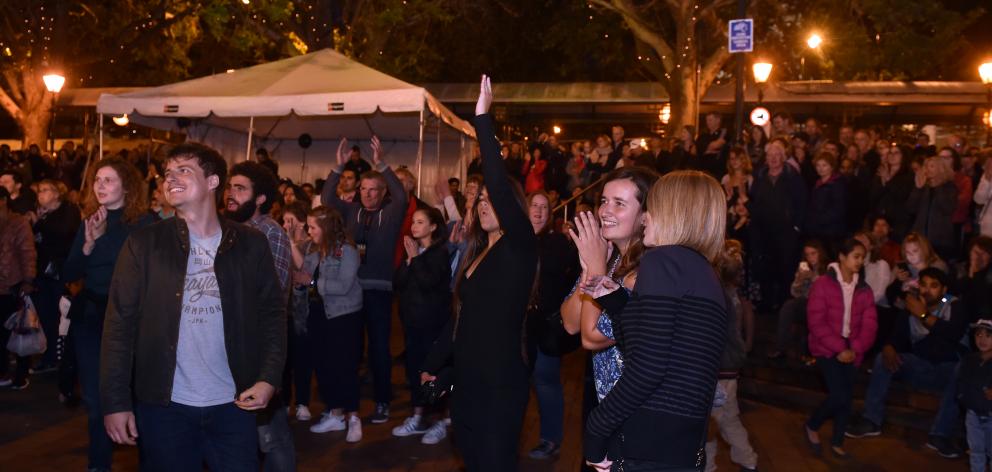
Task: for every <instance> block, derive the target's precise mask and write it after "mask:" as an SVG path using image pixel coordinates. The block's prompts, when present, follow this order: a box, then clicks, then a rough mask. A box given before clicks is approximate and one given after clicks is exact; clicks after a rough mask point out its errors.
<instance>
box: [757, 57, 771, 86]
mask: <svg viewBox="0 0 992 472" xmlns="http://www.w3.org/2000/svg"><path fill="white" fill-rule="evenodd" d="M753 68H754V81H755V82H756V83H759V84H763V83H765V82H768V77H769V76H770V75H772V65H771V64H770V63H768V62H755V63H754V66H753Z"/></svg>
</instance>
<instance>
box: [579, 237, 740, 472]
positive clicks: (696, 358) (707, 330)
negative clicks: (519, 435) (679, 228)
mask: <svg viewBox="0 0 992 472" xmlns="http://www.w3.org/2000/svg"><path fill="white" fill-rule="evenodd" d="M599 300H600V299H598V300H597V301H599ZM604 303H608V302H606V301H604ZM725 304H726V300H725V298H724V294H723V289H722V288H721V286H720V282H719V280H718V279H717V276H716V273H715V272H714V270H713V269H712V267H711V266H710V264H709V262H708V261H707V260H706V259H705V258H704V257H703V256H702V255H701V254H699V253H698V252H696V251H693V250H691V249H689V248H686V247H683V246H662V247H659V248H655V249H652V250H650V251H648V252H647V253H646V254H645V255H644V256H643V258H642V259H641V264H640V270H639V273H638V279H637V285H636V286H635V287H634V291H633V294H632V295H631V298H630V300H629V301H628V302H627V304H626V306H625V307H624V309H623V312H622V314H621V316H620V320H621V323H620V326H619V335H618V342H619V343H620V345H621V346H622V348H623V352H624V359H625V362H624V370H623V374H622V375H621V376H620V380H619V381H618V382H617V383H616V385H615V386H614V387H613V390H612V391H611V392H610V394H609V395H607V396H606V398H605V399H604V400H603V402H602V403H600V405H599V406H598V407H597V408H596V409H595V410H593V411H592V413H591V414H590V416H589V421H588V423H587V425H586V439H585V445H584V448H585V457H586V458H587V459H589V460H591V461H594V462H600V461H601V460H602V459H603V458H604V456H606V455H607V452H608V449H609V455H610V456H611V457H610V458H611V459H614V460H616V459H619V458H621V457H623V458H631V459H641V460H651V461H657V462H662V463H665V464H668V465H670V466H672V467H693V466H695V465H696V464H697V461H698V460H699V456H698V453H699V452H700V448H701V447H702V445H703V443H704V442H705V440H706V438H705V428H706V422H707V418H708V417H709V412H710V409H711V407H712V404H713V394H714V392H715V390H716V382H717V373H718V371H719V367H720V358H721V355H722V353H723V349H724V345H725V344H726V335H727V321H726V320H727V318H726V317H727V311H726V310H727V308H726V306H725ZM604 308H606V309H609V308H607V307H605V306H604Z"/></svg>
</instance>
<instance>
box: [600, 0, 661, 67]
mask: <svg viewBox="0 0 992 472" xmlns="http://www.w3.org/2000/svg"><path fill="white" fill-rule="evenodd" d="M590 2H591V3H592V4H595V5H599V6H600V7H603V8H605V9H607V10H609V11H612V12H614V13H617V14H619V15H620V16H621V17H622V18H623V20H624V22H625V23H627V26H629V27H630V30H631V31H632V32H633V33H634V36H635V37H636V38H637V39H639V40H640V41H643V42H644V43H645V44H647V45H648V46H650V47H652V48H653V49H654V50H655V51H657V53H658V55H659V56H661V57H659V59H660V60H661V63H662V64H663V65H664V66H665V69H666V70H668V71H671V70H673V69H675V53H674V51H673V49H672V46H671V45H670V44H668V41H666V40H665V38H664V37H662V36H661V34H659V33H658V32H657V31H655V30H654V29H652V28H651V26H649V25H648V24H647V23H644V22H643V21H641V18H640V16H639V15H638V12H637V11H636V8H635V7H634V6H633V5H631V4H630V2H629V1H628V0H612V1H607V0H590Z"/></svg>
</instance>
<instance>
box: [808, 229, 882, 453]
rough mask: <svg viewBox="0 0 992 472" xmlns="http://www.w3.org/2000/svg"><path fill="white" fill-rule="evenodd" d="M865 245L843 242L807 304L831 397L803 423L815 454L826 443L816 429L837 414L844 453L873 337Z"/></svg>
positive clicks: (836, 432) (812, 345)
mask: <svg viewBox="0 0 992 472" xmlns="http://www.w3.org/2000/svg"><path fill="white" fill-rule="evenodd" d="M865 254H866V250H865V247H864V246H863V245H862V244H861V243H860V242H858V241H857V240H855V239H849V240H847V241H845V242H844V244H843V247H841V248H840V255H839V257H838V261H837V262H834V263H832V264H830V265H829V266H828V267H827V273H826V274H824V275H822V276H820V277H819V278H817V279H816V281H814V282H813V286H812V288H810V292H809V302H808V303H807V305H806V317H807V324H808V326H809V350H810V353H812V354H813V355H814V356H816V365H817V366H818V367H819V368H820V372H821V373H822V374H823V379H824V382H825V383H826V385H827V390H828V395H827V399H826V400H824V402H823V403H822V404H820V406H819V407H817V409H816V410H815V411H814V412H813V414H812V415H811V416H810V418H809V420H808V421H807V422H806V424H805V426H804V433H805V438H806V441H807V443H808V445H809V447H810V449H811V450H812V451H813V453H814V454H817V455H818V454H820V451H821V449H822V446H821V444H820V435H819V433H818V430H819V429H820V426H822V425H823V423H824V422H825V421H826V420H828V419H833V422H834V428H833V437H832V439H831V442H830V445H831V451H832V452H833V454H834V456H836V457H838V458H841V459H846V458H848V454H847V452H845V451H844V449H843V444H844V431H845V430H846V429H847V421H848V418H849V417H850V414H851V400H852V396H853V395H854V375H855V372H856V370H857V366H859V365H860V364H861V361H862V360H863V359H864V355H865V352H866V351H867V350H868V349H870V348H871V346H872V344H873V343H874V342H875V332H876V330H877V328H878V323H877V320H876V314H875V297H874V295H873V293H872V291H871V287H869V286H868V284H867V282H866V281H865V280H864V275H863V271H862V268H863V267H864V262H865Z"/></svg>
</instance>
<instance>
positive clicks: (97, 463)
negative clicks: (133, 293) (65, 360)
mask: <svg viewBox="0 0 992 472" xmlns="http://www.w3.org/2000/svg"><path fill="white" fill-rule="evenodd" d="M76 303H85V304H86V305H85V308H84V309H83V310H84V311H83V317H82V319H73V320H72V324H71V325H70V335H71V336H72V338H73V340H72V343H73V345H74V347H75V350H76V365H77V368H78V373H79V389H80V392H81V396H82V398H83V403H85V404H86V414H87V426H88V429H89V435H90V444H89V466H88V467H89V468H105V469H109V468H110V463H111V457H112V455H113V452H114V443H113V442H111V441H110V436H107V430H106V429H105V428H104V426H103V409H102V408H101V407H100V344H101V340H102V339H103V313H104V312H103V309H104V307H102V306H97V305H96V304H94V303H92V302H90V301H87V300H86V299H85V298H83V297H76Z"/></svg>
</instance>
